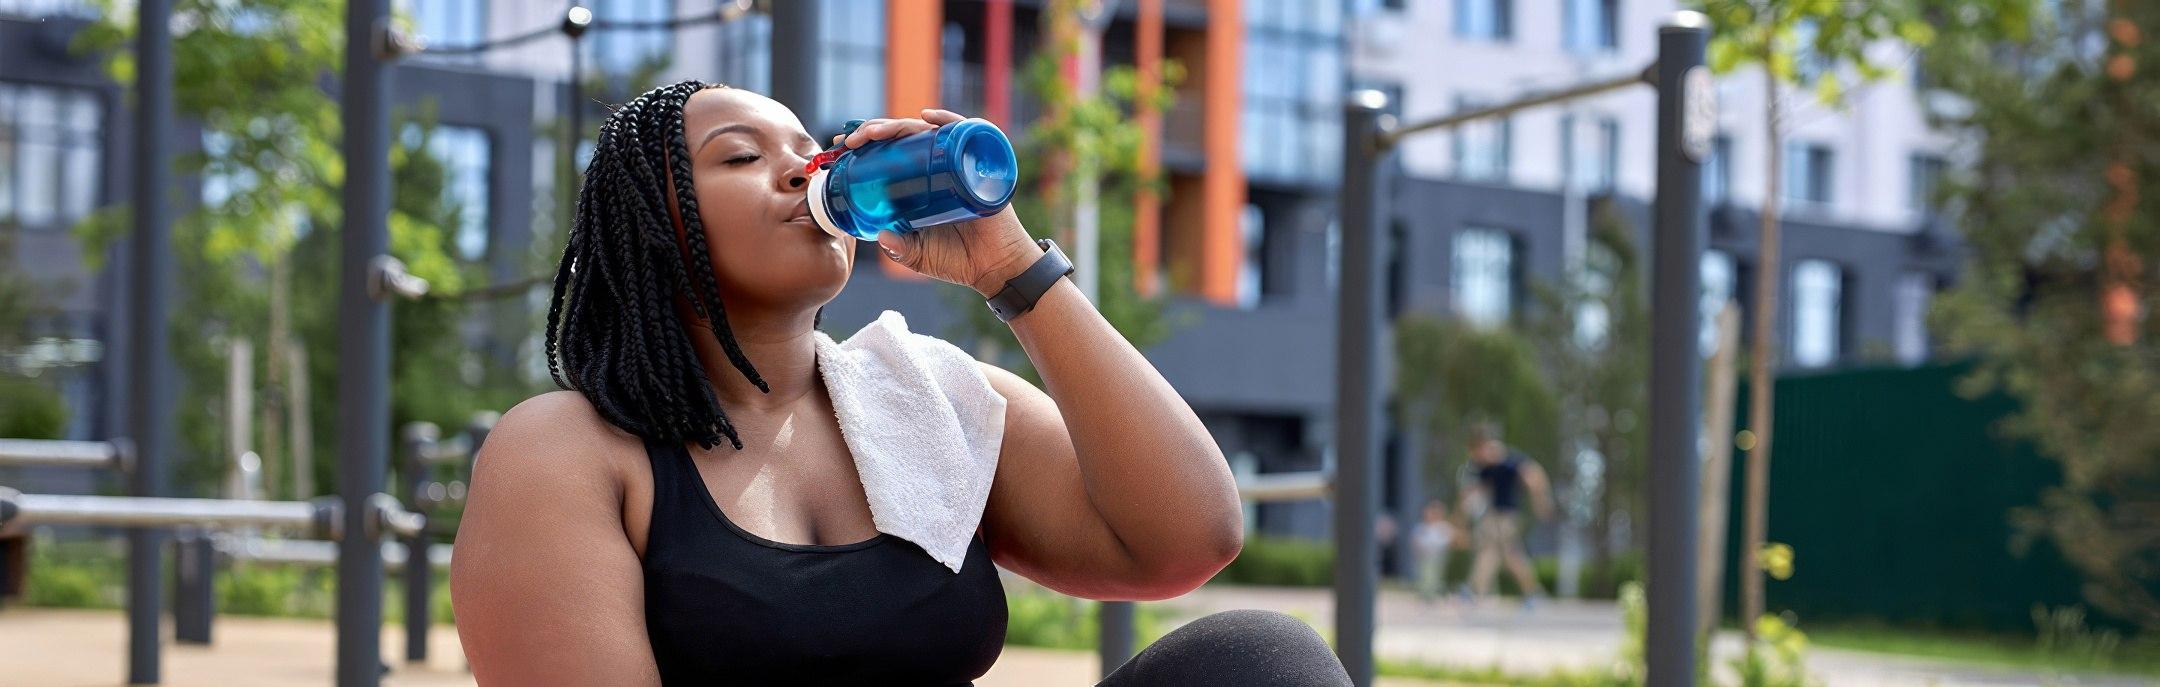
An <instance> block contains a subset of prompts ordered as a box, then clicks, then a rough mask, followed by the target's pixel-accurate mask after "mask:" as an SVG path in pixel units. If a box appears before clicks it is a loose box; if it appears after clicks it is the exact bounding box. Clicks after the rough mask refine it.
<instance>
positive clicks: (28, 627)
mask: <svg viewBox="0 0 2160 687" xmlns="http://www.w3.org/2000/svg"><path fill="white" fill-rule="evenodd" d="M214 632H215V634H214V635H213V636H212V639H213V640H215V644H214V645H213V646H208V647H205V646H193V645H176V644H173V643H171V642H170V641H168V642H167V643H166V650H165V665H164V671H165V675H164V677H165V681H164V684H165V685H167V686H169V687H288V686H293V685H328V684H330V683H331V673H332V671H333V669H334V665H333V661H334V658H333V654H334V652H335V646H336V641H337V640H336V636H335V634H334V630H333V629H332V627H331V625H330V623H329V621H323V620H297V619H289V618H249V617H241V616H230V615H227V616H220V617H218V619H217V625H216V627H215V628H214ZM428 641H429V650H428V653H429V656H430V658H431V660H430V661H429V662H428V663H427V665H424V666H407V665H404V664H403V663H402V662H401V661H399V660H398V659H397V657H398V656H400V655H402V654H403V652H404V648H405V633H404V630H403V629H402V628H386V629H385V630H384V631H383V649H384V652H385V654H386V655H387V656H389V657H390V658H392V659H393V660H392V663H391V665H393V666H396V670H394V671H392V672H391V673H390V675H389V676H388V677H386V678H385V679H384V680H383V684H384V685H388V686H390V687H448V686H451V685H457V686H460V687H469V686H470V685H472V684H473V679H472V675H471V674H470V673H467V672H465V656H464V654H463V653H461V652H460V650H459V648H458V642H457V628H456V627H453V626H449V625H441V626H437V627H436V628H435V630H434V631H433V632H431V633H429V635H428ZM126 642H127V619H126V616H124V615H122V614H121V613H120V612H119V611H85V610H68V609H44V608H21V607H12V608H8V609H5V610H0V687H77V686H93V685H94V686H97V687H109V686H112V685H119V684H121V683H122V682H123V681H124V680H125V679H126V677H127V668H126V662H125V657H126V655H127V646H126ZM1097 677H1098V676H1097V669H1096V659H1095V654H1094V652H1088V651H1057V650H1050V649H1036V648H1030V647H1006V648H1005V652H1004V654H1003V655H1001V656H1000V657H999V658H998V663H997V665H996V666H995V667H993V668H991V670H990V674H989V675H986V676H984V677H983V679H981V680H977V681H976V683H975V684H976V685H978V686H979V687H1061V686H1067V685H1070V686H1074V687H1081V686H1085V685H1091V684H1094V682H1095V680H1096V678H1097ZM1434 684H1436V683H1429V682H1422V681H1417V680H1382V681H1381V687H1429V686H1431V685H1434Z"/></svg>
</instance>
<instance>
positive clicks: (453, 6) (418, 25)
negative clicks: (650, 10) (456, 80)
mask: <svg viewBox="0 0 2160 687" xmlns="http://www.w3.org/2000/svg"><path fill="white" fill-rule="evenodd" d="M601 4H609V3H601ZM398 12H399V13H401V14H404V15H405V16H408V17H411V18H412V26H413V30H414V32H416V33H418V34H419V37H420V40H422V41H426V43H427V44H428V45H438V46H446V47H463V46H470V45H479V44H480V43H481V42H482V41H485V40H487V3H485V2H478V1H477V0H399V2H398Z"/></svg>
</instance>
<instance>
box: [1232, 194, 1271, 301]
mask: <svg viewBox="0 0 2160 687" xmlns="http://www.w3.org/2000/svg"><path fill="white" fill-rule="evenodd" d="M1238 234H1239V236H1240V238H1241V240H1242V241H1243V243H1244V251H1243V253H1244V257H1243V258H1241V259H1240V260H1239V261H1238V289H1237V302H1238V307H1240V308H1245V309H1248V310H1249V309H1252V308H1253V307H1255V306H1258V305H1260V294H1261V292H1262V287H1263V286H1264V284H1263V278H1264V277H1266V275H1267V251H1266V246H1267V213H1264V212H1261V211H1260V206H1258V205H1253V204H1251V203H1247V204H1246V205H1245V209H1244V210H1243V211H1240V212H1239V213H1238Z"/></svg>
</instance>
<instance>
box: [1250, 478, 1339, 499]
mask: <svg viewBox="0 0 2160 687" xmlns="http://www.w3.org/2000/svg"><path fill="white" fill-rule="evenodd" d="M1334 481H1335V480H1334V476H1333V475H1330V474H1328V473H1326V472H1319V471H1312V472H1276V473H1263V474H1258V475H1248V476H1246V477H1245V479H1243V480H1240V481H1239V482H1238V485H1237V489H1238V498H1240V499H1244V500H1246V501H1303V500H1306V499H1318V498H1327V496H1328V495H1329V494H1330V493H1332V492H1333V491H1334Z"/></svg>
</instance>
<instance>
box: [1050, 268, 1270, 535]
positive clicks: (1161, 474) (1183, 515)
mask: <svg viewBox="0 0 2160 687" xmlns="http://www.w3.org/2000/svg"><path fill="white" fill-rule="evenodd" d="M1010 324H1011V326H1012V329H1013V334H1014V336H1015V337H1016V338H1018V339H1019V342H1020V346H1021V348H1022V349H1024V350H1025V351H1026V352H1027V355H1028V358H1029V360H1031V361H1033V362H1034V364H1035V369H1036V370H1037V371H1038V372H1039V373H1040V374H1041V376H1042V380H1043V387H1044V388H1043V390H1044V391H1045V392H1046V393H1048V394H1049V396H1050V398H1051V399H1052V400H1053V401H1055V402H1056V403H1057V406H1058V411H1059V414H1060V415H1062V416H1063V419H1064V421H1065V425H1066V428H1067V431H1068V432H1069V433H1070V434H1071V436H1072V442H1073V448H1074V450H1075V452H1076V454H1077V457H1078V461H1079V467H1080V472H1081V476H1082V479H1083V482H1084V483H1085V485H1086V487H1087V493H1088V498H1089V500H1090V501H1091V502H1092V503H1093V504H1094V505H1095V507H1096V510H1097V511H1099V512H1100V513H1101V514H1102V517H1103V520H1104V521H1105V522H1106V523H1107V524H1108V525H1109V526H1110V528H1111V530H1112V531H1113V532H1114V533H1115V534H1116V535H1117V537H1118V539H1119V540H1120V542H1122V543H1123V544H1124V547H1125V550H1126V552H1127V553H1129V554H1130V555H1131V557H1132V563H1133V564H1134V566H1135V568H1136V571H1138V572H1141V573H1163V574H1177V573H1178V572H1179V571H1182V570H1185V569H1189V568H1192V567H1194V566H1196V565H1200V566H1209V565H1214V564H1216V563H1219V562H1220V561H1219V559H1218V556H1221V557H1227V556H1230V555H1234V553H1235V551H1236V549H1237V548H1238V547H1239V546H1240V545H1241V541H1242V536H1243V532H1244V523H1243V517H1244V516H1243V509H1242V508H1240V504H1239V502H1238V496H1237V485H1236V482H1235V480H1234V478H1233V477H1232V476H1231V474H1230V468H1229V464H1228V462H1227V461H1225V460H1224V459H1223V455H1222V451H1221V449H1219V448H1217V447H1216V445H1215V440H1214V437H1212V436H1210V435H1209V434H1208V431H1207V428H1206V427H1205V426H1204V425H1202V424H1201V422H1200V418H1199V416H1197V415H1195V414H1194V413H1193V410H1192V407H1191V406H1189V405H1187V404H1186V403H1185V400H1184V399H1183V398H1182V397H1180V396H1179V395H1178V393H1177V390H1176V389H1174V388H1172V387H1171V386H1170V383H1169V381H1168V380H1165V379H1163V377H1162V374H1161V373H1160V372H1158V371H1156V369H1155V366H1154V365H1153V364H1152V363H1150V362H1148V360H1147V358H1146V357H1145V356H1142V355H1141V354H1140V351H1139V350H1138V349H1135V348H1134V347H1133V345H1132V343H1131V342H1129V341H1126V340H1125V337H1124V335H1122V334H1120V333H1118V331H1117V329H1116V328H1115V327H1112V326H1111V325H1110V322H1109V321H1108V320H1105V319H1104V318H1103V316H1102V314H1101V312H1099V311H1097V310H1096V309H1095V306H1094V304H1092V303H1089V302H1088V300H1087V298H1086V297H1085V296H1083V295H1082V294H1081V293H1080V289H1079V287H1078V286H1075V285H1074V284H1073V283H1072V282H1071V281H1070V280H1066V279H1060V280H1058V281H1057V282H1056V283H1055V284H1054V285H1053V286H1052V287H1051V288H1050V290H1049V291H1047V292H1045V293H1044V294H1043V296H1042V298H1041V299H1040V300H1039V301H1038V302H1037V303H1036V305H1035V307H1034V309H1032V310H1030V311H1028V312H1027V313H1025V314H1022V315H1021V316H1019V317H1017V318H1014V319H1013V320H1012V322H1011V323H1010ZM1208 572H1209V573H1212V572H1213V569H1212V568H1210V569H1209V570H1208Z"/></svg>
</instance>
